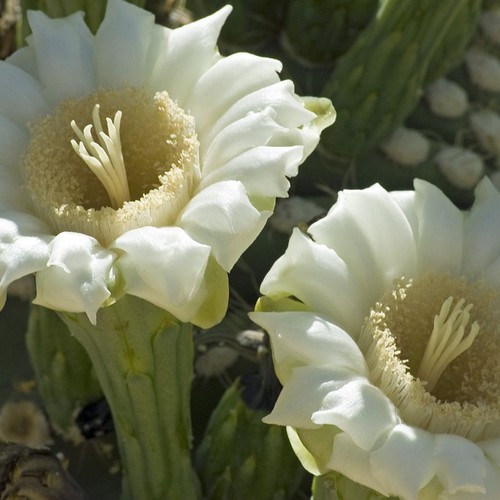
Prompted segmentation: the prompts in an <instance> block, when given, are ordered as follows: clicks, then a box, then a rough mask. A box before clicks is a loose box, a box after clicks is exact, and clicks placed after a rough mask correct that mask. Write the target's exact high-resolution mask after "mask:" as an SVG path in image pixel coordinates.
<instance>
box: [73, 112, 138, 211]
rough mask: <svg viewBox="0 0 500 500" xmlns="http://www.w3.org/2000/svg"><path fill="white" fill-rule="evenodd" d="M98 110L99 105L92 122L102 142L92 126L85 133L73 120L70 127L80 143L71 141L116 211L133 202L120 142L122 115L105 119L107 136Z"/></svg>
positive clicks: (116, 114)
mask: <svg viewBox="0 0 500 500" xmlns="http://www.w3.org/2000/svg"><path fill="white" fill-rule="evenodd" d="M99 108H100V106H99V104H96V105H95V106H94V109H93V111H92V119H93V122H94V127H95V130H96V133H97V140H98V141H99V142H96V141H95V140H94V137H93V136H92V125H87V126H86V127H85V128H84V129H83V132H82V131H81V130H80V128H79V127H78V125H77V124H76V122H75V120H72V121H71V128H72V129H73V131H74V132H75V134H76V135H77V137H78V138H79V139H80V142H79V143H77V142H76V141H75V140H74V139H71V141H70V142H71V145H72V146H73V149H74V150H75V153H76V154H77V155H78V156H80V157H81V159H82V160H83V161H84V162H85V163H86V165H87V166H88V167H89V168H90V170H92V172H93V173H94V174H95V175H96V177H97V178H98V179H99V181H100V182H101V184H102V185H103V186H104V189H106V192H107V193H108V196H109V200H110V202H111V206H112V207H113V208H115V209H117V208H120V207H121V206H122V205H123V203H125V202H126V201H130V190H129V187H128V181H127V172H126V170H125V163H124V161H123V153H122V147H121V140H120V123H121V118H122V112H121V111H117V112H116V113H115V117H114V119H113V120H111V119H110V118H106V124H107V126H108V133H107V134H106V133H105V132H104V129H103V127H102V123H101V118H100V116H99Z"/></svg>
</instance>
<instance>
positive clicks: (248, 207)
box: [0, 0, 333, 326]
mask: <svg viewBox="0 0 500 500" xmlns="http://www.w3.org/2000/svg"><path fill="white" fill-rule="evenodd" d="M230 10H231V9H230V7H225V8H223V9H221V10H220V11H219V12H217V13H215V14H213V15H212V16H210V17H207V18H205V19H202V20H200V21H198V22H195V23H192V24H189V25H187V26H184V27H181V28H178V29H175V30H171V29H167V28H164V27H162V26H158V25H155V24H154V17H153V15H152V14H150V13H148V12H146V11H143V10H141V9H139V8H137V7H135V6H133V5H130V4H128V3H125V2H123V1H119V0H110V1H109V2H108V7H107V11H106V16H105V18H104V21H103V23H102V25H101V26H100V28H99V30H98V31H97V34H96V35H95V36H93V35H92V34H91V32H90V31H89V29H88V28H87V27H86V25H85V23H84V21H83V15H82V13H76V14H74V15H71V16H69V17H67V18H63V19H49V18H48V17H47V16H45V15H44V14H43V13H41V12H29V14H28V18H29V22H30V25H31V28H32V31H33V34H32V36H31V37H30V38H29V40H28V46H27V47H25V48H23V49H20V50H19V51H17V52H16V53H15V54H14V55H13V56H12V57H10V58H9V59H8V60H7V61H6V62H1V63H0V249H1V252H0V299H1V300H4V299H5V293H6V290H7V287H8V285H9V284H10V283H11V282H13V281H14V280H15V279H18V278H20V277H22V276H25V275H28V274H31V273H36V287H37V295H36V298H35V302H36V303H38V304H41V305H43V306H46V307H49V308H53V309H56V310H63V311H68V312H85V313H86V314H87V315H88V316H89V318H90V319H91V321H93V322H95V320H96V313H97V311H98V309H99V308H100V307H102V306H105V305H108V304H110V303H112V302H113V301H115V300H117V299H118V298H119V297H120V296H121V295H123V294H132V295H136V296H138V297H140V298H143V299H145V300H148V301H150V302H152V303H154V304H155V305H157V306H159V307H162V308H164V309H166V310H168V311H169V312H171V313H172V314H173V315H175V316H176V317H177V318H178V319H180V320H181V321H192V322H195V323H197V324H199V325H201V326H208V325H210V324H213V323H214V322H216V321H219V320H220V319H221V316H222V315H223V314H224V311H225V308H226V302H227V271H229V270H230V269H231V267H232V266H233V265H234V263H235V262H236V260H237V259H238V258H239V256H240V255H241V253H242V252H243V251H244V250H245V249H246V248H247V247H248V245H249V244H250V243H251V242H252V241H253V240H254V239H255V237H256V236H257V235H258V233H259V232H260V230H261V229H262V227H263V225H264V223H265V221H266V219H267V218H268V217H269V216H270V215H271V213H272V210H273V207H274V201H275V198H276V197H284V196H287V190H288V187H289V182H288V180H287V177H290V176H294V175H296V173H297V167H298V165H299V164H300V163H301V162H302V161H303V160H304V158H305V157H306V156H307V155H308V154H309V153H310V152H311V151H312V150H313V149H314V147H315V146H316V144H317V143H318V140H319V133H320V131H321V129H322V128H324V127H325V126H327V125H328V124H330V123H331V122H332V121H333V108H331V104H330V103H329V102H328V101H327V100H316V101H314V100H313V101H310V103H308V104H307V106H306V105H305V104H304V101H303V100H301V99H300V98H298V97H297V96H296V95H295V94H294V92H293V84H292V83H291V82H290V81H280V79H279V77H278V74H277V72H279V71H280V69H281V64H280V63H279V62H278V61H276V60H273V59H266V58H261V57H257V56H254V55H251V54H246V53H237V54H234V55H231V56H229V57H222V56H221V55H220V54H219V53H218V52H217V49H216V41H217V37H218V34H219V31H220V29H221V27H222V25H223V23H224V21H225V19H226V17H227V16H228V14H229V12H230ZM309 107H315V110H316V111H318V114H320V113H323V112H324V113H325V114H326V115H327V116H326V117H325V116H324V117H323V118H322V119H321V118H320V117H319V116H317V114H316V113H315V112H312V111H310V110H309V109H307V108H309Z"/></svg>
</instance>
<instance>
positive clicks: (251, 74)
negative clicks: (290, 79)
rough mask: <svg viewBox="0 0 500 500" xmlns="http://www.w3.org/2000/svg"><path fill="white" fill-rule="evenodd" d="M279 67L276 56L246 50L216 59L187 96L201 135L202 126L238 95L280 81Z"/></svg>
mask: <svg viewBox="0 0 500 500" xmlns="http://www.w3.org/2000/svg"><path fill="white" fill-rule="evenodd" d="M281 67H282V65H281V63H280V62H279V61H277V60H276V59H267V58H263V57H258V56H255V55H253V54H247V53H237V54H233V55H230V56H228V57H225V58H223V59H219V60H218V61H217V62H216V63H215V64H214V65H213V66H212V67H211V68H209V69H208V70H207V71H206V72H205V73H204V74H203V75H202V76H201V77H200V79H199V80H198V81H197V82H196V84H195V86H194V88H193V92H192V94H191V95H190V96H189V98H188V102H189V108H190V110H191V112H192V113H193V115H194V117H195V118H196V127H197V130H198V131H199V133H200V135H201V136H203V133H202V132H201V131H202V130H203V129H208V130H210V128H211V126H212V124H213V123H214V122H215V121H216V120H217V119H218V118H219V117H220V116H221V115H222V114H224V113H225V112H226V111H227V110H228V109H229V108H230V107H231V106H233V105H234V104H235V103H236V102H238V101H239V100H240V99H242V98H244V97H245V96H247V95H248V94H250V93H252V92H255V91H257V90H259V89H262V88H264V87H267V86H269V85H272V84H275V83H277V82H279V77H278V72H279V71H281ZM221 88H223V89H224V91H223V92H221Z"/></svg>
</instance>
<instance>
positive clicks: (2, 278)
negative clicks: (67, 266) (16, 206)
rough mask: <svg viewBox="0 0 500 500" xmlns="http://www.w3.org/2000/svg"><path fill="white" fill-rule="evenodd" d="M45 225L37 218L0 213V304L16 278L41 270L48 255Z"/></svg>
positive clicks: (48, 239) (49, 237)
mask: <svg viewBox="0 0 500 500" xmlns="http://www.w3.org/2000/svg"><path fill="white" fill-rule="evenodd" d="M47 231H48V228H47V227H46V226H45V225H44V224H43V223H42V222H41V221H40V220H39V219H37V218H36V217H33V216H31V215H27V214H19V213H13V212H10V213H9V212H2V213H0V305H2V306H3V303H4V302H5V296H6V292H7V287H8V286H9V285H10V284H11V283H12V282H13V281H15V280H17V279H19V278H22V277H23V276H26V275H28V274H31V273H34V272H36V271H39V270H40V269H43V268H44V267H45V266H46V263H47V259H48V256H49V251H48V242H49V241H50V240H51V239H52V237H51V236H50V235H49V234H48V232H47Z"/></svg>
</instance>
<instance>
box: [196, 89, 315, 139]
mask: <svg viewBox="0 0 500 500" xmlns="http://www.w3.org/2000/svg"><path fill="white" fill-rule="evenodd" d="M266 108H272V109H273V110H274V111H275V112H276V118H275V120H276V123H278V124H279V125H281V126H283V127H287V128H292V129H293V128H296V127H300V126H301V125H304V124H307V123H309V122H310V121H311V120H314V119H315V118H316V115H315V114H314V113H312V112H311V111H308V110H307V109H306V108H305V107H304V104H303V102H302V101H301V100H300V99H299V97H298V96H297V95H295V94H294V87H293V83H292V82H291V81H290V80H285V81H280V82H278V83H275V84H273V85H269V86H268V87H265V88H262V89H259V90H256V91H255V92H252V93H251V94H248V95H246V96H244V97H242V98H241V99H240V100H239V101H237V102H236V103H235V104H234V105H233V106H231V107H230V108H229V109H228V110H227V111H226V112H225V113H224V114H223V115H222V116H221V117H220V118H219V119H218V120H217V121H215V122H214V123H212V124H211V128H210V129H207V130H206V131H203V130H202V131H200V141H201V142H207V144H208V143H210V142H212V140H213V139H214V138H215V136H216V135H217V134H219V133H220V132H221V131H222V130H223V129H224V128H226V127H227V126H228V125H230V124H231V123H233V122H235V121H237V120H241V119H242V118H243V117H245V116H247V115H248V113H250V112H254V113H255V112H259V111H263V110H265V109H266ZM204 132H206V133H204Z"/></svg>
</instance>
